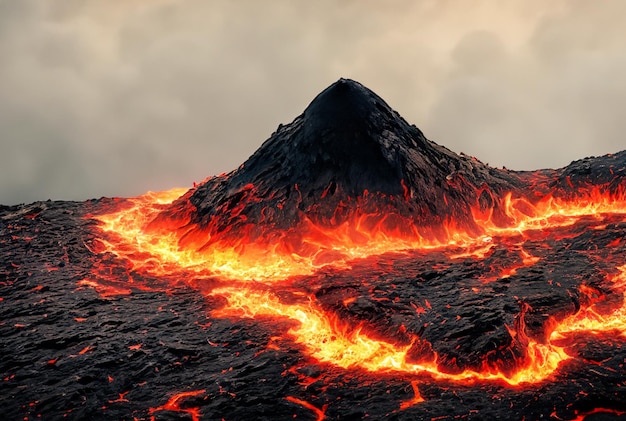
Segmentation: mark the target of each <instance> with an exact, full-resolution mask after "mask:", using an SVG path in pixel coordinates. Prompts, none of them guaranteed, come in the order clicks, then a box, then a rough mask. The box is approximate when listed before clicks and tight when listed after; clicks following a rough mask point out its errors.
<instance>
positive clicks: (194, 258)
mask: <svg viewBox="0 0 626 421" xmlns="http://www.w3.org/2000/svg"><path fill="white" fill-rule="evenodd" d="M185 191H186V190H185V189H182V188H177V189H172V190H168V191H163V192H159V193H153V192H149V193H146V194H144V195H142V196H139V197H136V198H133V199H129V201H130V207H128V208H124V209H121V210H118V211H116V212H112V213H109V214H104V215H96V216H94V218H95V219H98V220H99V221H101V222H102V225H101V227H100V228H101V229H102V231H103V232H105V233H106V234H107V235H108V236H109V237H110V239H109V240H106V241H104V240H103V243H104V245H105V248H106V249H107V250H108V251H111V252H113V253H114V254H117V255H119V256H121V257H125V258H127V259H129V260H130V261H132V262H133V264H134V268H135V269H141V270H144V271H146V272H147V273H152V274H154V275H159V274H162V273H173V272H176V271H178V270H184V271H186V272H189V271H192V272H195V273H197V274H199V275H204V276H219V277H222V278H229V279H237V280H257V281H259V280H260V281H265V282H268V281H272V280H283V279H286V278H289V277H292V276H298V275H309V274H311V273H313V272H315V271H316V270H318V269H319V268H321V267H323V266H327V265H332V266H335V267H344V268H345V267H348V266H349V262H350V261H351V260H354V259H359V258H365V257H368V256H375V255H381V254H384V253H388V252H401V251H404V250H415V249H437V248H439V249H442V248H449V247H456V248H463V249H465V250H466V251H465V252H462V253H460V254H456V256H457V257H464V255H465V256H472V255H473V256H475V257H479V256H480V255H484V254H485V253H487V252H488V251H489V250H490V244H489V243H490V242H491V241H492V237H494V236H513V235H523V234H524V233H526V232H529V231H533V230H542V229H547V228H556V227H564V226H569V225H572V224H574V223H575V222H576V221H577V220H578V219H579V218H580V217H583V216H591V217H595V216H598V215H600V214H602V213H617V214H625V215H626V194H625V193H624V191H623V189H620V190H619V191H618V192H617V193H614V194H603V193H602V192H601V189H600V188H599V187H594V188H593V189H591V192H590V193H588V194H586V195H583V196H582V197H581V198H578V199H576V200H572V201H567V200H564V199H556V198H554V197H552V196H546V197H544V198H543V199H541V200H540V201H538V202H537V203H534V204H533V203H531V202H530V201H529V200H528V199H525V198H513V197H512V195H511V194H510V193H509V194H507V195H506V196H505V198H504V205H505V207H504V214H505V215H506V218H507V219H508V220H509V222H510V223H509V224H508V225H506V226H503V225H502V224H501V223H497V222H495V221H494V220H493V209H487V210H482V211H481V210H479V209H478V207H475V208H474V209H473V210H472V215H473V218H474V222H475V223H476V224H477V225H478V226H479V227H480V228H481V230H482V234H480V235H478V236H476V235H473V234H471V233H470V232H468V231H467V230H465V229H463V228H460V227H459V224H458V223H456V222H454V221H450V220H448V221H446V222H444V227H443V228H444V231H445V236H444V237H443V238H442V237H441V236H431V237H428V238H427V237H425V236H424V235H423V234H420V232H421V231H420V228H419V227H417V226H415V225H413V223H411V222H410V221H407V224H405V226H403V229H402V231H400V230H399V229H397V230H395V231H394V230H389V229H385V228H384V227H385V225H384V221H385V218H386V216H384V215H383V216H382V217H380V218H379V222H378V223H377V224H376V225H375V226H374V227H373V228H371V229H366V228H365V226H367V224H366V223H365V221H366V220H367V219H368V218H369V217H371V215H356V216H355V217H354V219H353V220H351V221H348V222H345V223H343V224H341V225H339V226H337V227H321V226H318V225H315V224H314V223H313V222H311V220H310V219H308V218H306V217H303V221H304V222H303V223H302V225H301V226H299V227H297V228H293V230H298V231H299V234H298V238H299V240H300V243H301V245H302V247H301V248H302V250H305V252H302V253H301V254H298V253H295V252H293V250H291V248H290V247H289V246H287V245H285V244H282V243H281V242H280V241H274V242H272V243H271V244H266V243H264V242H263V241H255V242H251V241H248V240H247V239H246V238H245V237H242V238H239V239H238V240H237V242H236V243H235V244H229V245H224V244H223V243H221V242H219V241H218V242H216V243H215V244H213V245H212V246H210V247H202V250H198V249H195V248H193V247H182V246H181V245H180V243H179V241H180V238H179V237H178V235H177V233H176V230H175V229H172V227H165V226H164V227H163V229H159V228H160V227H154V226H153V225H151V226H150V228H148V225H149V223H150V222H152V221H153V219H154V218H155V217H156V216H157V214H158V213H159V212H161V211H162V210H163V209H164V205H167V204H168V203H171V202H172V201H173V200H175V199H177V198H178V197H180V196H182V195H183V194H184V193H185ZM183 225H184V224H183ZM191 231H193V229H192V228H191V227H187V232H191ZM196 235H198V234H196ZM206 241H207V240H206V239H204V240H198V242H199V243H200V244H204V243H205V242H206ZM522 252H523V253H525V252H524V251H523V250H522ZM533 259H534V258H533V257H532V256H530V255H527V259H524V265H531V264H533V263H535V262H536V261H537V260H533ZM259 262H263V264H262V265H259ZM513 273H514V272H513ZM509 275H511V274H509Z"/></svg>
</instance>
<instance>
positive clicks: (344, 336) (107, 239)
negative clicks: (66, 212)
mask: <svg viewBox="0 0 626 421" xmlns="http://www.w3.org/2000/svg"><path fill="white" fill-rule="evenodd" d="M184 193H185V189H173V190H170V191H165V192H160V193H147V194H145V195H143V196H139V197H136V198H133V199H129V201H128V203H124V204H122V206H120V209H119V210H117V211H114V212H112V213H109V214H104V215H97V216H94V218H95V219H98V220H99V221H100V222H101V225H100V229H101V231H102V234H103V235H102V238H101V239H100V241H101V243H100V244H99V245H97V246H94V250H95V252H99V253H102V252H110V253H113V254H114V255H116V256H118V257H120V258H123V259H125V260H126V261H127V262H128V264H129V267H130V268H131V269H132V270H134V271H136V272H139V273H142V274H147V275H152V276H154V277H159V278H162V277H168V276H171V275H176V276H174V278H176V280H177V282H188V283H189V284H190V285H192V286H194V287H198V285H195V284H194V283H193V282H195V281H194V280H196V279H199V278H201V279H204V278H214V279H219V280H231V281H232V282H230V283H231V284H233V282H234V284H233V286H229V287H223V286H222V287H215V288H214V289H212V290H209V291H203V293H206V294H208V295H211V296H221V297H223V298H224V299H225V301H226V304H225V306H224V307H223V308H222V309H220V310H216V311H214V312H213V314H212V316H213V317H249V318H255V317H271V318H280V319H287V320H291V321H293V325H292V326H291V328H290V329H289V331H288V335H289V336H290V338H291V339H292V340H293V341H294V342H295V343H297V344H299V345H300V346H301V347H302V349H303V352H305V353H306V354H307V355H309V356H310V357H312V358H314V359H316V360H317V361H319V362H321V363H328V364H332V365H335V366H338V367H343V368H346V369H348V368H360V369H363V370H367V371H371V372H403V373H409V374H417V373H426V374H429V375H430V376H432V377H433V378H435V379H443V380H448V381H459V382H464V383H469V382H475V381H501V382H506V383H507V384H509V385H519V384H522V383H527V382H540V381H543V380H545V379H547V378H549V377H550V376H551V375H552V374H553V373H554V371H555V370H556V369H557V368H558V367H559V365H560V364H561V363H562V362H564V361H566V360H567V359H569V358H570V356H569V355H568V354H567V353H566V352H565V349H564V348H563V347H561V346H560V345H559V344H560V342H559V341H561V340H562V339H563V338H565V337H566V335H568V334H571V333H575V332H589V331H591V332H600V331H602V332H607V331H611V330H616V329H617V330H619V331H620V332H621V334H622V335H624V331H626V325H625V321H626V305H625V304H624V303H623V302H622V303H621V307H619V308H617V309H615V308H614V309H612V311H611V312H609V313H606V312H603V311H601V310H600V309H599V308H598V305H596V304H595V303H594V302H592V301H593V300H590V304H589V305H585V306H582V308H581V310H580V311H579V312H578V313H576V314H574V315H572V316H570V317H568V318H566V319H565V320H562V321H555V322H554V323H553V325H552V326H551V329H552V331H551V332H547V334H548V335H547V338H548V339H547V340H546V341H545V342H544V343H539V342H537V341H536V340H534V339H532V338H528V337H525V335H523V331H522V332H521V333H522V335H521V334H518V333H516V332H515V331H514V330H512V329H510V330H509V331H510V334H511V337H512V339H513V341H516V343H518V344H521V345H522V347H523V349H524V355H523V357H521V358H520V359H519V361H517V366H516V367H517V370H516V371H515V372H513V373H508V374H505V373H502V372H501V371H500V370H499V369H497V367H492V366H489V365H487V363H485V364H484V366H483V367H481V370H480V371H479V372H478V371H472V370H465V371H463V372H461V373H454V374H452V373H447V372H444V371H442V370H440V367H439V365H438V362H437V360H438V356H437V354H436V353H435V352H433V354H432V358H431V359H428V358H426V360H424V361H420V362H415V361H411V359H410V358H407V356H408V355H409V351H410V350H411V347H412V346H413V345H414V344H415V342H416V341H419V340H420V339H419V338H417V337H415V338H414V342H413V343H411V344H408V345H407V344H404V345H398V344H394V343H391V342H386V341H383V340H380V339H375V338H372V337H371V336H370V335H368V334H367V333H366V332H364V331H363V329H362V328H361V327H359V326H356V327H354V326H348V325H346V324H345V323H342V322H341V321H340V320H338V318H337V316H335V315H333V314H329V313H328V312H326V311H324V310H323V309H322V308H320V307H319V306H318V305H317V304H316V302H315V300H314V298H313V297H312V298H310V299H309V300H308V301H300V302H296V303H289V304H287V303H284V302H282V301H281V300H280V299H279V298H278V296H277V295H275V294H274V293H273V292H272V291H271V290H270V289H271V287H272V286H273V285H277V284H279V285H282V284H283V283H284V284H288V283H289V282H290V280H291V279H292V278H293V277H294V276H301V275H309V274H312V273H314V272H315V271H317V270H318V269H320V268H321V267H324V266H332V267H338V268H349V267H350V265H351V262H353V261H355V260H356V259H360V258H366V257H368V256H374V255H381V254H384V253H388V252H402V251H404V250H416V249H417V250H424V249H426V250H428V249H439V250H442V251H444V252H446V253H447V255H448V257H449V258H452V259H457V258H475V259H482V258H484V257H485V256H487V255H489V254H490V253H491V252H492V250H493V249H494V247H495V246H494V243H495V242H496V241H497V240H498V238H504V237H510V238H514V240H513V241H512V242H513V244H516V243H517V242H518V238H524V237H525V236H527V235H532V234H533V233H535V235H538V234H537V233H540V234H541V231H542V230H547V229H554V228H559V227H567V226H570V225H573V224H575V223H576V222H577V221H578V220H580V218H592V219H593V218H598V219H599V218H600V214H603V213H612V214H618V215H623V216H624V221H626V195H625V194H624V190H623V189H619V191H618V192H617V193H614V194H605V193H602V190H601V188H599V187H594V188H592V189H590V192H589V193H586V194H582V193H581V194H580V197H578V198H576V199H570V200H566V199H559V198H555V197H553V196H545V197H544V198H542V199H540V200H538V201H535V202H531V201H530V200H528V199H526V198H514V197H512V195H511V194H507V195H506V196H505V197H504V200H503V204H504V209H503V215H504V217H502V216H501V217H499V221H495V220H494V219H495V218H494V216H493V212H494V210H493V209H486V210H485V209H483V210H480V209H479V208H478V207H476V208H474V209H472V217H473V221H472V222H473V223H474V224H475V225H477V226H478V227H479V231H480V232H479V233H478V234H476V232H475V231H474V232H473V233H471V232H469V231H468V230H465V229H463V228H461V226H463V225H462V224H460V223H457V222H455V221H450V220H448V221H445V222H444V226H443V231H444V232H445V235H444V236H443V237H442V236H441V235H439V236H432V237H426V236H424V234H421V233H422V232H423V230H421V229H420V227H416V226H414V225H408V226H403V229H402V231H400V230H395V231H394V230H389V229H386V228H385V224H384V223H383V222H384V219H385V218H386V216H384V215H383V216H382V217H380V218H379V219H380V221H379V223H377V224H375V225H374V226H373V228H372V224H371V223H370V224H369V225H368V224H366V223H365V220H366V219H367V218H368V217H371V215H370V216H368V215H355V216H354V218H353V219H352V220H350V221H348V222H345V223H343V224H341V225H339V226H336V227H332V228H331V227H321V226H317V225H315V224H314V223H313V222H311V220H310V219H307V218H303V220H304V222H303V223H302V224H301V225H300V226H298V227H295V228H292V229H293V230H299V231H298V234H299V235H298V238H299V239H300V241H301V244H302V245H304V246H303V247H301V248H300V249H299V250H306V252H302V253H296V252H293V251H292V250H291V249H290V248H289V247H288V246H286V245H285V244H281V242H280V241H276V242H273V243H272V244H265V243H263V242H262V241H259V242H251V241H249V239H247V238H246V237H245V236H243V237H241V238H238V239H237V242H236V244H234V245H233V244H229V245H227V246H225V245H224V244H223V243H221V242H219V241H218V242H215V243H214V244H212V245H209V246H205V247H202V249H199V248H193V247H183V246H181V245H180V242H179V241H180V238H179V234H178V233H177V231H176V229H175V228H178V226H175V227H174V228H172V227H169V228H168V227H166V226H162V227H160V226H157V227H155V226H154V223H153V221H154V219H155V217H156V216H157V214H159V212H161V211H163V210H164V209H165V207H166V205H167V204H168V203H170V202H171V201H173V200H175V199H177V198H178V197H180V196H181V195H182V194H184ZM500 219H503V220H506V223H503V221H502V220H500ZM188 222H189V221H185V223H184V224H182V225H185V224H187V223H188ZM151 223H152V224H151ZM149 225H150V226H149ZM366 226H369V227H370V228H368V229H366V228H365V227H366ZM196 235H198V234H197V232H196ZM544 235H545V234H544ZM206 242H207V240H206V239H205V240H204V241H199V244H206ZM521 243H522V242H521V240H520V242H519V244H521ZM616 244H618V243H616ZM513 251H514V252H515V253H516V254H517V255H518V261H519V263H517V264H515V265H514V266H510V267H508V268H500V269H499V270H498V271H495V272H494V273H495V276H496V277H494V278H493V279H491V278H485V279H482V281H483V282H489V281H491V280H494V279H501V278H504V277H509V276H512V275H514V274H515V273H516V272H517V271H518V270H519V269H520V268H523V267H528V266H532V265H534V264H535V263H537V262H538V261H539V258H538V257H535V256H533V255H531V254H530V253H528V252H527V251H526V250H524V249H523V248H522V247H521V246H519V247H518V246H516V248H514V249H513ZM610 281H611V283H612V286H613V288H614V289H615V290H619V291H621V292H623V290H624V289H626V265H625V266H621V267H619V268H617V274H615V275H611V278H610ZM130 283H133V280H132V278H130V275H129V284H130ZM82 285H89V286H94V287H95V288H97V289H98V290H99V291H101V292H102V293H103V294H105V295H107V294H108V295H113V294H119V293H127V291H129V290H128V289H125V288H120V287H119V285H113V286H111V285H102V283H99V282H98V281H95V280H84V281H82ZM135 286H137V285H135ZM128 287H129V288H130V285H128ZM200 289H202V288H200ZM355 299H356V297H346V298H345V299H344V300H343V303H344V305H346V306H347V305H348V304H349V303H351V302H353V301H354V300H355ZM518 336H524V337H518ZM270 345H271V346H276V345H275V344H270ZM413 386H414V392H415V398H414V399H413V400H411V401H410V402H408V403H406V405H409V406H410V405H413V404H416V403H418V402H420V399H422V398H421V396H420V395H419V392H418V390H417V387H416V386H415V385H413ZM295 399H296V398H293V399H292V400H291V401H292V402H295V403H298V404H301V405H304V404H303V403H302V402H304V401H302V402H300V401H296V400H295ZM166 405H167V404H166ZM172 405H173V404H172ZM403 405H404V404H403ZM304 406H306V405H304ZM164 407H165V406H164ZM164 407H162V408H164ZM306 407H307V408H309V409H311V408H310V407H309V406H306ZM407 407H408V406H407ZM155 410H158V409H155ZM316 414H317V415H318V418H319V417H320V416H321V417H323V411H322V412H316ZM320 414H321V415H320ZM192 416H193V414H192ZM320 419H321V418H320Z"/></svg>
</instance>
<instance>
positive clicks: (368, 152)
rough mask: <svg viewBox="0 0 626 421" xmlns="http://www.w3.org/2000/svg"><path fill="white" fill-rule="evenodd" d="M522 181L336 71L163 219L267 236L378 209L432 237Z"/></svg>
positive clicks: (214, 232) (379, 215)
mask: <svg viewBox="0 0 626 421" xmlns="http://www.w3.org/2000/svg"><path fill="white" fill-rule="evenodd" d="M521 184H522V183H521V180H520V178H519V177H518V176H517V175H515V173H512V172H509V171H506V170H498V169H494V168H491V167H489V166H487V165H485V164H483V163H481V162H479V161H478V160H476V159H474V158H471V157H467V156H459V155H457V154H455V153H453V152H451V151H450V150H448V149H446V148H444V147H442V146H439V145H437V144H435V143H433V142H431V141H429V140H428V139H426V138H425V137H424V135H423V134H422V132H421V131H420V130H419V129H417V128H416V127H415V126H413V125H409V124H408V123H407V122H406V121H405V120H404V119H403V118H402V117H401V116H400V115H399V114H398V113H397V112H395V111H394V110H392V109H391V108H390V107H389V106H388V105H387V104H386V103H385V102H384V101H383V100H382V99H381V98H380V97H379V96H378V95H376V94H375V93H373V92H372V91H370V90H369V89H367V88H365V87H364V86H363V85H361V84H359V83H358V82H355V81H352V80H347V79H340V80H339V81H337V82H335V83H334V84H332V85H331V86H329V87H328V88H327V89H325V90H324V91H323V92H322V93H320V94H319V95H318V96H317V97H316V98H315V99H314V100H313V102H312V103H311V104H310V105H309V106H308V107H307V108H306V110H305V111H304V113H303V114H302V115H300V116H299V117H297V118H296V119H295V120H294V121H293V122H292V123H291V124H288V125H285V126H283V125H281V126H279V128H278V130H277V131H276V132H275V133H274V134H273V135H272V136H271V137H270V138H269V139H268V140H267V141H266V142H265V143H264V144H263V145H262V146H261V147H260V148H259V149H258V150H257V151H256V152H255V153H254V154H253V155H252V156H251V157H250V158H249V159H248V160H247V161H246V162H245V163H244V164H243V165H242V166H241V167H240V168H239V169H237V170H235V171H233V172H231V173H230V174H228V175H226V176H224V177H215V178H212V179H209V180H208V181H206V182H205V183H204V184H202V185H200V186H199V187H197V188H196V189H195V191H191V192H189V193H188V194H187V195H185V196H184V197H183V198H181V199H180V200H178V201H177V202H175V203H174V204H173V206H172V208H171V209H169V210H168V211H166V212H164V214H163V215H162V216H161V218H160V219H161V221H160V222H162V220H163V219H168V218H169V219H173V220H184V221H185V222H186V223H187V222H189V223H190V224H191V225H193V227H194V228H193V229H192V231H194V232H195V231H198V230H202V231H205V232H206V233H207V234H208V235H209V236H210V238H212V240H211V241H218V240H225V239H226V240H227V237H229V236H234V237H238V236H240V235H242V232H244V231H245V232H246V234H247V235H250V236H251V238H252V239H253V240H254V239H259V238H260V239H264V240H268V241H271V240H272V239H273V238H270V237H272V236H275V235H277V234H276V230H275V228H277V229H279V230H280V231H281V232H282V233H281V234H280V235H281V236H284V232H285V230H289V229H290V228H294V227H297V226H298V224H300V223H301V222H302V220H303V218H307V219H309V220H311V221H313V222H314V223H315V224H318V225H320V226H322V227H335V226H338V225H340V224H342V223H343V222H345V221H346V220H348V219H349V218H351V217H354V216H362V215H371V218H370V220H369V223H371V225H375V224H379V223H380V220H381V219H383V218H384V221H383V225H384V228H388V229H390V230H393V229H396V230H397V229H403V227H404V228H406V227H407V226H408V225H415V226H417V227H418V229H419V231H420V235H424V236H430V237H433V236H434V237H437V236H441V235H442V233H441V232H440V229H441V227H442V225H443V224H444V222H445V221H447V220H450V219H454V220H455V221H456V222H457V223H458V224H459V225H461V226H464V227H465V228H466V229H467V231H469V232H477V231H478V228H477V227H476V226H475V225H474V222H473V220H472V218H471V217H470V208H471V207H473V206H477V205H479V206H483V207H486V206H488V207H492V206H493V207H495V209H496V212H495V213H496V215H497V213H498V209H499V202H498V201H499V200H500V199H499V198H500V197H501V196H502V195H501V193H502V192H504V191H516V190H518V189H519V187H520V185H521ZM449 204H452V205H449ZM181 215H184V217H181ZM181 229H182V231H183V232H186V231H188V228H186V227H183V228H181ZM187 234H189V232H187ZM192 236H193V233H192ZM200 245H202V244H200Z"/></svg>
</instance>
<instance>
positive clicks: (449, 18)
mask: <svg viewBox="0 0 626 421" xmlns="http://www.w3.org/2000/svg"><path fill="white" fill-rule="evenodd" d="M624 40H626V2H624V1H622V0H595V1H585V0H551V1H546V0H507V1H492V0H484V1H482V0H421V1H420V0H416V1H409V0H407V1H388V2H380V1H374V0H372V1H356V0H355V1H345V0H344V1H330V0H327V1H321V0H318V1H315V2H311V1H292V0H285V1H279V0H272V1H266V2H262V1H258V0H249V1H243V0H239V1H233V0H228V1H226V0H225V1H217V0H212V1H207V0H0V203H2V204H15V203H20V202H32V201H35V200H46V199H49V198H50V199H66V200H84V199H88V198H92V197H100V196H133V195H138V194H141V193H143V192H144V191H147V190H163V189H168V188H171V187H176V186H190V185H192V183H193V182H194V181H201V180H202V179H204V178H205V177H207V176H209V175H214V174H219V173H221V172H225V171H229V170H231V169H233V168H236V167H237V166H239V164H241V163H242V162H243V161H244V160H245V159H246V158H247V157H248V156H249V155H250V154H251V153H252V152H254V150H255V149H257V148H258V147H259V146H260V145H261V143H262V142H263V141H264V140H265V139H266V138H267V137H268V136H269V135H270V134H271V133H272V132H273V131H274V130H275V128H276V126H278V124H279V123H288V122H290V121H291V120H293V118H295V117H296V116H297V115H299V114H300V113H301V112H302V111H303V110H304V108H305V107H306V106H307V105H308V103H309V102H310V101H311V100H312V99H313V97H314V96H315V95H316V94H317V93H319V92H320V91H321V90H322V89H324V88H325V87H326V86H327V85H329V84H330V83H332V82H334V81H335V80H337V79H338V78H339V77H348V78H352V79H356V80H358V81H360V82H361V83H363V84H365V85H366V86H368V87H369V88H370V89H372V90H374V91H375V92H376V93H378V94H379V95H380V96H382V97H383V98H384V99H385V100H386V101H387V102H388V103H389V104H390V105H391V106H392V107H393V108H395V109H396V110H397V111H398V112H400V114H402V115H403V116H404V117H405V119H407V120H408V121H409V122H411V123H414V124H415V125H417V126H418V127H420V128H421V129H422V131H424V133H425V135H426V136H427V137H428V138H430V139H432V140H434V141H436V142H437V143H440V144H442V145H445V146H447V147H448V148H450V149H452V150H453V151H455V152H465V153H467V154H470V155H474V156H476V157H477V158H479V159H480V160H482V161H483V162H487V163H489V164H491V165H494V166H506V167H508V168H512V169H537V168H545V167H561V166H564V165H567V164H568V163H569V162H570V161H572V160H574V159H578V158H582V157H585V156H589V155H602V154H606V153H610V152H617V151H619V150H623V149H626V140H625V138H624V132H625V131H626V130H625V129H626V119H625V118H624V110H626V76H624V75H626V44H625V43H624Z"/></svg>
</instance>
